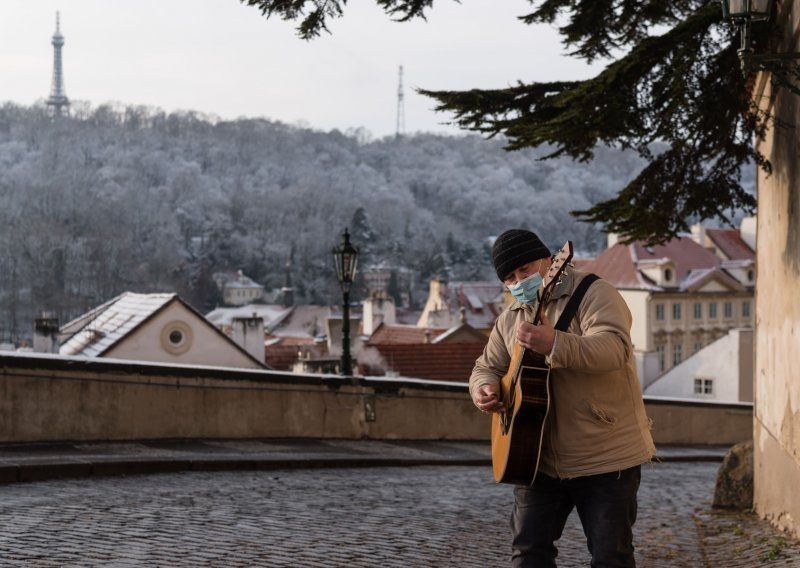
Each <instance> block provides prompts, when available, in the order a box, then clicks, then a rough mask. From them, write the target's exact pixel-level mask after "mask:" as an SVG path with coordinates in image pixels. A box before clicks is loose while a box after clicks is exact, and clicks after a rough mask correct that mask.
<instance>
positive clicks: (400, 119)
mask: <svg viewBox="0 0 800 568" xmlns="http://www.w3.org/2000/svg"><path fill="white" fill-rule="evenodd" d="M405 133H406V108H405V103H404V102H403V66H402V65H401V66H400V73H399V76H398V82H397V131H396V133H395V136H396V137H397V138H400V136H402V135H403V134H405Z"/></svg>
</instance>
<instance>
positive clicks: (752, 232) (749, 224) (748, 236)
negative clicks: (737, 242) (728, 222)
mask: <svg viewBox="0 0 800 568" xmlns="http://www.w3.org/2000/svg"><path fill="white" fill-rule="evenodd" d="M756 225H757V223H756V218H755V217H745V218H744V219H742V223H741V225H739V234H740V235H741V237H742V240H743V241H744V242H745V243H746V244H747V246H749V247H750V248H751V249H753V250H756Z"/></svg>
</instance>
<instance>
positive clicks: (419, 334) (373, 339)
mask: <svg viewBox="0 0 800 568" xmlns="http://www.w3.org/2000/svg"><path fill="white" fill-rule="evenodd" d="M445 331H447V328H445V327H433V328H432V327H417V326H415V325H401V324H391V325H389V324H385V323H382V324H381V325H379V326H378V328H377V329H376V330H375V331H374V332H373V333H372V335H371V336H370V338H369V341H367V345H388V344H395V345H396V344H401V343H414V344H422V343H426V342H429V341H432V340H434V339H436V338H437V337H438V336H440V335H441V334H443V333H444V332H445Z"/></svg>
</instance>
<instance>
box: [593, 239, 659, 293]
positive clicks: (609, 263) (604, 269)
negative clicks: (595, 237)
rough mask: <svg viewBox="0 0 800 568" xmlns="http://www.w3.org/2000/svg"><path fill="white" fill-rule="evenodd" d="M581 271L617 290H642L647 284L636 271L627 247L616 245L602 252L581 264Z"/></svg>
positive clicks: (629, 249)
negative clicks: (596, 276) (600, 279)
mask: <svg viewBox="0 0 800 568" xmlns="http://www.w3.org/2000/svg"><path fill="white" fill-rule="evenodd" d="M581 270H585V271H586V272H594V273H595V274H597V275H598V276H600V277H601V278H603V279H605V280H607V281H609V282H610V283H611V284H613V285H614V286H616V287H617V288H642V287H646V286H645V285H646V284H647V283H646V282H645V281H644V280H643V279H642V277H641V275H640V274H639V271H638V270H637V269H636V265H635V264H634V262H633V258H632V257H631V248H630V246H629V245H623V244H616V245H614V246H613V247H611V248H608V249H606V250H604V251H603V252H602V253H600V255H599V256H598V257H597V258H595V259H594V260H592V261H591V262H586V263H583V264H582V266H581Z"/></svg>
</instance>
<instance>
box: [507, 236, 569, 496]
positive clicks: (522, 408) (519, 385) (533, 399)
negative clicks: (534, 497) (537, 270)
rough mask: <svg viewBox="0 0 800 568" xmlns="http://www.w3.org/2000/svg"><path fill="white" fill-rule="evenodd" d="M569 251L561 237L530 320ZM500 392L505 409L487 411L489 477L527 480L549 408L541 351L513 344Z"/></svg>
mask: <svg viewBox="0 0 800 568" xmlns="http://www.w3.org/2000/svg"><path fill="white" fill-rule="evenodd" d="M572 253H573V248H572V241H567V242H566V243H565V244H564V246H563V247H562V248H561V250H560V251H558V254H556V256H555V257H554V258H553V260H552V262H551V264H550V268H549V270H548V272H547V274H546V275H545V276H544V278H543V282H542V283H543V286H544V287H543V289H542V290H541V292H540V294H539V302H538V308H537V310H536V315H535V316H534V318H533V321H532V322H531V323H533V325H538V324H539V322H540V321H541V315H542V309H543V307H544V306H545V305H546V304H547V302H548V301H549V299H550V294H551V293H552V291H553V287H554V286H555V284H556V283H557V282H558V279H559V277H560V275H561V273H562V272H564V270H565V268H566V267H567V265H568V264H569V261H570V260H572ZM500 397H501V398H502V400H503V403H504V405H505V408H506V411H505V412H495V413H494V414H493V415H492V470H493V472H494V479H495V481H496V482H497V483H513V484H515V485H531V484H532V483H533V480H534V479H535V478H536V472H537V471H539V459H540V458H541V455H542V441H543V440H544V429H545V425H546V423H547V414H548V412H549V410H550V366H549V365H548V364H547V363H546V362H545V358H544V355H541V354H539V353H536V352H535V351H530V350H528V349H525V348H524V347H522V346H521V345H519V344H518V343H517V344H515V346H514V352H513V353H512V354H511V363H510V364H509V366H508V372H507V373H506V374H505V376H503V378H502V379H501V380H500Z"/></svg>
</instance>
